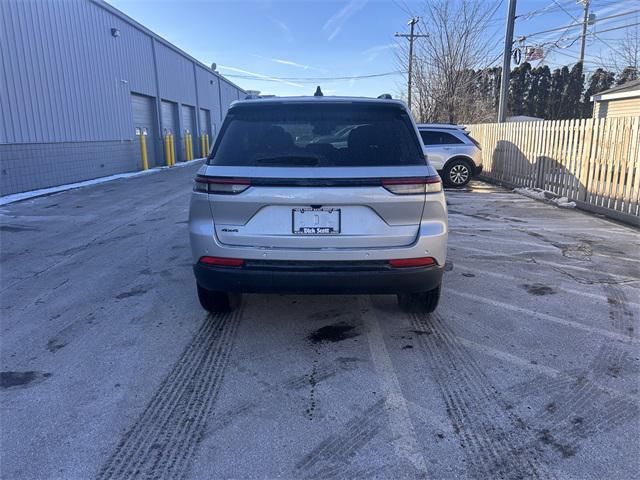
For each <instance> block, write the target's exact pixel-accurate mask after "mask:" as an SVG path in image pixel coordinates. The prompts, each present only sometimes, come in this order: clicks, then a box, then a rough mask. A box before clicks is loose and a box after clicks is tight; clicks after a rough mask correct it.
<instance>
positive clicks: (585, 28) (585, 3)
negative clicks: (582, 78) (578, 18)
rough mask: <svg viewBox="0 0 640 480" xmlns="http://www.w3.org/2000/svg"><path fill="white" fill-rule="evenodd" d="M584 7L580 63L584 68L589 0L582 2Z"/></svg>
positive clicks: (582, 0)
mask: <svg viewBox="0 0 640 480" xmlns="http://www.w3.org/2000/svg"><path fill="white" fill-rule="evenodd" d="M580 3H582V5H583V6H584V17H583V18H582V37H581V38H580V62H582V65H583V66H584V46H585V43H586V41H587V23H588V22H589V0H580Z"/></svg>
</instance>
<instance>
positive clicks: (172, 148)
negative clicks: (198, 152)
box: [169, 133, 176, 167]
mask: <svg viewBox="0 0 640 480" xmlns="http://www.w3.org/2000/svg"><path fill="white" fill-rule="evenodd" d="M169 155H170V156H171V158H170V160H171V165H170V166H171V167H173V166H174V165H175V164H176V150H175V145H174V142H173V133H170V134H169Z"/></svg>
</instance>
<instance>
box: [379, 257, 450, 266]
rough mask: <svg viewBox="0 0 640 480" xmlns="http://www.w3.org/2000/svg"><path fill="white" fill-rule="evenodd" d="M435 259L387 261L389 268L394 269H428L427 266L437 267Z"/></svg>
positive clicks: (421, 258)
mask: <svg viewBox="0 0 640 480" xmlns="http://www.w3.org/2000/svg"><path fill="white" fill-rule="evenodd" d="M437 264H438V262H436V259H435V258H433V257H419V258H398V259H394V260H389V266H391V267H396V268H407V267H428V266H429V265H437Z"/></svg>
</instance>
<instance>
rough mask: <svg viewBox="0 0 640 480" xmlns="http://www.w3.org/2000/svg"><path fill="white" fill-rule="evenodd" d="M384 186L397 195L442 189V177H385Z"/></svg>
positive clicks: (435, 191) (434, 191)
mask: <svg viewBox="0 0 640 480" xmlns="http://www.w3.org/2000/svg"><path fill="white" fill-rule="evenodd" d="M382 186H383V187H384V188H386V189H387V190H388V191H390V192H391V193H394V194H396V195H416V194H420V193H437V192H441V191H442V181H441V180H440V177H439V176H437V175H434V176H432V177H409V178H383V179H382Z"/></svg>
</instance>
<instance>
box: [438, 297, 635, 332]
mask: <svg viewBox="0 0 640 480" xmlns="http://www.w3.org/2000/svg"><path fill="white" fill-rule="evenodd" d="M447 294H451V295H454V296H459V297H463V298H466V299H468V300H473V301H474V302H480V303H484V304H487V305H491V306H494V307H497V308H501V309H504V310H510V311H512V312H518V313H522V314H524V315H528V316H531V317H537V318H540V319H541V320H547V321H549V322H554V323H557V324H559V325H564V326H565V327H571V328H576V329H579V330H584V331H585V332H589V333H593V334H595V335H600V336H603V337H609V338H612V339H614V340H619V341H621V342H625V343H634V344H636V343H639V341H638V339H637V338H630V337H629V336H628V335H623V334H621V333H616V332H611V331H609V330H603V329H601V328H596V327H590V326H589V325H585V324H583V323H579V322H574V321H573V320H565V319H564V318H560V317H556V316H554V315H549V314H547V313H542V312H535V311H533V310H529V309H528V308H522V307H516V306H515V305H511V304H508V303H504V302H499V301H498V300H493V299H490V298H485V297H481V296H479V295H474V294H472V293H466V292H460V291H457V290H453V289H450V290H448V291H447Z"/></svg>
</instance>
